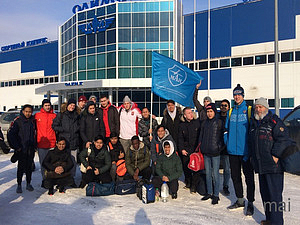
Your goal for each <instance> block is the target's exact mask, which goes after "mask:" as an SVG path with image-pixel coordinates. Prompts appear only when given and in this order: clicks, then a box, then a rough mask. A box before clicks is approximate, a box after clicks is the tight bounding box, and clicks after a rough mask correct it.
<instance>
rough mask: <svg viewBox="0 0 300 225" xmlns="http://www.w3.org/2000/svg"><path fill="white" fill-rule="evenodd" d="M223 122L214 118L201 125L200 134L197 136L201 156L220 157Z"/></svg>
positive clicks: (222, 141)
mask: <svg viewBox="0 0 300 225" xmlns="http://www.w3.org/2000/svg"><path fill="white" fill-rule="evenodd" d="M223 134H224V130H223V122H222V120H220V119H217V118H216V117H214V118H213V119H206V120H204V121H203V122H202V124H201V132H200V136H199V143H201V145H200V150H201V152H202V154H203V155H207V156H210V157H214V156H218V155H220V153H221V151H222V150H223V149H224V146H225V144H224V140H223Z"/></svg>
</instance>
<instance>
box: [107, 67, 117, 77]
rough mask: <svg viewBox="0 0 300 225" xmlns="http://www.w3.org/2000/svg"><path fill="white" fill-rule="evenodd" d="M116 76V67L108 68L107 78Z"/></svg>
mask: <svg viewBox="0 0 300 225" xmlns="http://www.w3.org/2000/svg"><path fill="white" fill-rule="evenodd" d="M115 78H116V68H112V69H108V70H107V79H115Z"/></svg>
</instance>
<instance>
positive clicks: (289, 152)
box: [279, 145, 300, 175]
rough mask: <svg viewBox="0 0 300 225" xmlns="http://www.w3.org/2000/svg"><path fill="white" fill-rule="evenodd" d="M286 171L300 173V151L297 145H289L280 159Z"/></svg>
mask: <svg viewBox="0 0 300 225" xmlns="http://www.w3.org/2000/svg"><path fill="white" fill-rule="evenodd" d="M279 161H280V162H281V165H282V167H283V169H284V171H285V172H287V173H292V174H298V175H299V174H300V151H299V149H298V147H297V146H296V145H291V146H289V147H287V148H286V149H285V150H284V151H283V153H282V155H281V157H280V160H279Z"/></svg>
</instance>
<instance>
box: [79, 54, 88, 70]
mask: <svg viewBox="0 0 300 225" xmlns="http://www.w3.org/2000/svg"><path fill="white" fill-rule="evenodd" d="M78 70H86V57H85V56H84V57H79V58H78Z"/></svg>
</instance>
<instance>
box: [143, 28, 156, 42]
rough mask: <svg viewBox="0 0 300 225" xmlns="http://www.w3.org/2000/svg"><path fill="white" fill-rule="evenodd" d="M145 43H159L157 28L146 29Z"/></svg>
mask: <svg viewBox="0 0 300 225" xmlns="http://www.w3.org/2000/svg"><path fill="white" fill-rule="evenodd" d="M146 41H147V42H158V41H159V29H158V28H147V31H146Z"/></svg>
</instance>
